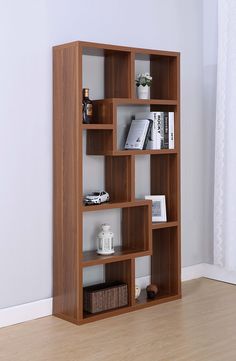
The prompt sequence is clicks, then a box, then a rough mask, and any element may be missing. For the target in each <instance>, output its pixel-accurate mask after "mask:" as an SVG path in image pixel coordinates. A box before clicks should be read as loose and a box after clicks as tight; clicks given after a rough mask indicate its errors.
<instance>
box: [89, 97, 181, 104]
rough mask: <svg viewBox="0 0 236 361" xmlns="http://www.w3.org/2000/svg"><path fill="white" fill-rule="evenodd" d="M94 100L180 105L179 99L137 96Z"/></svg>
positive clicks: (114, 102) (116, 102) (117, 102)
mask: <svg viewBox="0 0 236 361" xmlns="http://www.w3.org/2000/svg"><path fill="white" fill-rule="evenodd" d="M94 102H100V103H104V102H106V103H113V104H115V105H178V100H177V99H137V98H107V99H98V100H94Z"/></svg>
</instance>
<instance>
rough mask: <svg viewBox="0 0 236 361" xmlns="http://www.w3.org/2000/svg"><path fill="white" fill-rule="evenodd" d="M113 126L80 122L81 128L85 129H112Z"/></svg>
mask: <svg viewBox="0 0 236 361" xmlns="http://www.w3.org/2000/svg"><path fill="white" fill-rule="evenodd" d="M113 128H114V126H113V125H112V124H82V129H86V130H96V129H97V130H101V129H102V130H112V129H113Z"/></svg>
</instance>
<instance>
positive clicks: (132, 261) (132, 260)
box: [130, 259, 136, 306]
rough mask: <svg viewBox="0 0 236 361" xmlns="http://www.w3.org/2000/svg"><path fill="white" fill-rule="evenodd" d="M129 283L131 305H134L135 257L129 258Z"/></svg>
mask: <svg viewBox="0 0 236 361" xmlns="http://www.w3.org/2000/svg"><path fill="white" fill-rule="evenodd" d="M130 262H131V284H130V300H131V306H134V305H135V303H136V302H135V259H131V260H130Z"/></svg>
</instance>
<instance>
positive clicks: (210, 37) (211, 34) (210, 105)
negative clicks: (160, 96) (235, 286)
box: [203, 0, 218, 263]
mask: <svg viewBox="0 0 236 361" xmlns="http://www.w3.org/2000/svg"><path fill="white" fill-rule="evenodd" d="M217 5H218V1H217V0H204V1H203V116H204V128H203V129H204V142H205V144H204V149H205V157H204V161H205V172H204V182H205V187H204V194H203V197H204V200H205V201H204V203H205V209H204V235H205V242H204V249H203V251H204V262H206V263H212V262H213V205H214V148H215V142H214V139H215V111H216V75H217V65H216V64H217V16H218V13H217Z"/></svg>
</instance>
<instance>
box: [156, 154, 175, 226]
mask: <svg viewBox="0 0 236 361" xmlns="http://www.w3.org/2000/svg"><path fill="white" fill-rule="evenodd" d="M178 179H179V166H178V155H177V154H168V153H167V154H165V155H164V154H163V155H159V156H157V155H151V194H158V195H165V196H166V212H167V220H168V221H169V222H171V221H176V220H178V216H179V181H178Z"/></svg>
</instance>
